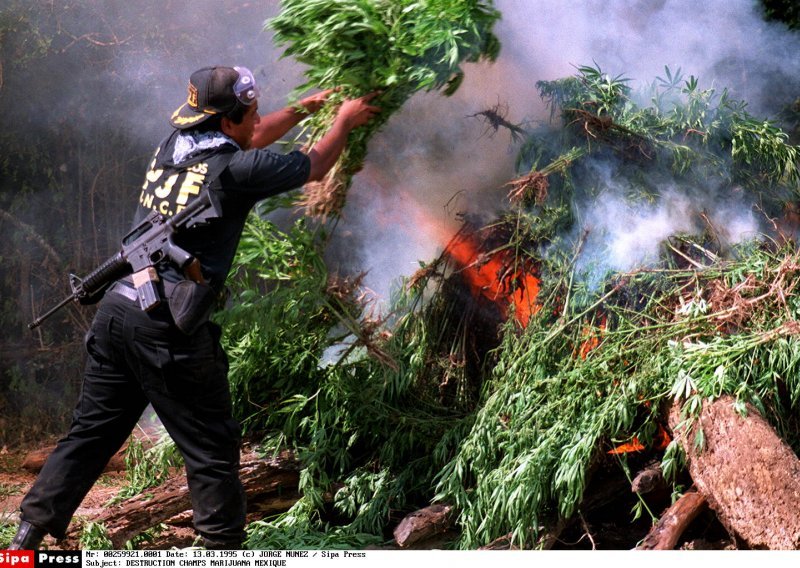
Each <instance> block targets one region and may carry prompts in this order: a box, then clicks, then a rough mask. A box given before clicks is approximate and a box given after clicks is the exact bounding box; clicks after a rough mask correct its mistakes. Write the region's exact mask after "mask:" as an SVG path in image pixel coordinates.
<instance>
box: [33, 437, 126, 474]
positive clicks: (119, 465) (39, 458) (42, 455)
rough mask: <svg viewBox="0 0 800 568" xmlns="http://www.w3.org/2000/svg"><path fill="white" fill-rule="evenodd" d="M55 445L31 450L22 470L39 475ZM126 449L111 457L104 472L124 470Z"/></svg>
mask: <svg viewBox="0 0 800 568" xmlns="http://www.w3.org/2000/svg"><path fill="white" fill-rule="evenodd" d="M55 449H56V447H55V445H53V446H47V447H46V448H39V449H38V450H31V451H30V452H28V454H27V455H26V456H25V460H24V461H23V462H22V469H24V470H25V471H29V472H30V473H39V471H41V469H42V467H44V462H46V461H47V458H49V457H50V454H51V453H53V450H55ZM127 449H128V444H125V445H124V446H123V447H122V448H121V449H120V450H119V451H118V452H117V453H115V454H114V455H113V456H111V459H110V460H109V462H108V464H106V467H105V469H103V471H104V472H112V471H124V470H125V451H126V450H127Z"/></svg>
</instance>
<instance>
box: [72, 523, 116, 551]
mask: <svg viewBox="0 0 800 568" xmlns="http://www.w3.org/2000/svg"><path fill="white" fill-rule="evenodd" d="M79 542H80V546H81V550H113V549H114V545H113V544H112V543H111V539H110V538H108V532H107V531H106V527H105V526H104V525H103V524H102V523H95V522H87V523H86V524H84V525H83V527H82V529H81V536H80V540H79Z"/></svg>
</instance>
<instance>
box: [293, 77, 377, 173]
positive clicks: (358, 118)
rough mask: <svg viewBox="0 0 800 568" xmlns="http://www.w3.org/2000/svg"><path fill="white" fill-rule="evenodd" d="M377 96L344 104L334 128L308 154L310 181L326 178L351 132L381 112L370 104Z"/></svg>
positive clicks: (373, 94)
mask: <svg viewBox="0 0 800 568" xmlns="http://www.w3.org/2000/svg"><path fill="white" fill-rule="evenodd" d="M377 95H378V93H370V94H368V95H364V96H363V97H360V98H358V99H349V100H346V101H344V102H343V103H342V105H341V106H340V107H339V112H338V113H337V114H336V119H335V120H334V121H333V126H331V128H330V130H328V132H326V133H325V135H324V136H323V137H322V138H320V139H319V140H318V141H317V143H316V144H314V146H313V147H312V148H311V150H309V152H308V157H309V159H310V160H311V172H310V174H309V176H308V181H319V180H321V179H322V178H323V177H325V174H327V173H328V171H329V170H330V169H331V168H332V167H333V165H334V164H335V163H336V160H338V159H339V156H340V155H341V153H342V151H343V150H344V147H345V144H346V143H347V135H348V134H350V131H351V130H353V129H354V128H358V127H359V126H362V125H364V124H366V123H367V122H368V121H369V119H371V118H372V117H373V116H374V115H375V113H377V112H380V110H381V109H380V108H379V107H376V106H373V105H370V104H369V102H370V101H371V100H372V99H374V98H375V97H376V96H377Z"/></svg>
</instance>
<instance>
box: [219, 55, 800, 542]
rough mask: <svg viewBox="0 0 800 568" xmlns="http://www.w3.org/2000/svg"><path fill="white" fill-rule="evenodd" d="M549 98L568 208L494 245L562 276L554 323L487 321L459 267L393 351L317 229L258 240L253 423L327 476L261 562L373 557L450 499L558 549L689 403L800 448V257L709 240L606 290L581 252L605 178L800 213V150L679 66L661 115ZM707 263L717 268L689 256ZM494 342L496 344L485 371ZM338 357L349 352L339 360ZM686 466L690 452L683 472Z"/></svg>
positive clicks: (658, 88) (317, 476)
mask: <svg viewBox="0 0 800 568" xmlns="http://www.w3.org/2000/svg"><path fill="white" fill-rule="evenodd" d="M540 88H541V92H542V95H543V96H544V97H545V98H546V99H547V100H549V101H550V102H551V103H552V104H553V107H554V108H557V109H558V112H557V114H555V115H554V116H559V117H560V118H561V119H562V121H561V124H560V125H559V126H557V127H553V128H549V129H544V130H542V131H540V132H537V133H534V135H533V136H532V137H531V138H530V139H529V140H528V141H527V142H526V144H525V145H524V150H523V152H522V154H521V156H520V159H519V167H520V169H521V170H522V171H525V169H527V168H530V170H534V171H536V172H539V174H541V175H543V176H547V177H548V178H549V181H550V182H551V183H550V185H549V193H548V194H547V195H545V198H544V200H543V201H542V202H541V203H538V204H530V203H529V204H528V205H531V206H530V207H529V208H524V207H520V208H516V209H515V210H514V211H512V212H509V213H507V214H506V215H504V216H502V217H501V218H500V219H499V220H498V221H497V222H495V223H493V224H491V225H489V226H487V227H486V228H484V229H482V232H481V234H482V235H484V236H486V238H487V242H489V243H490V244H489V245H487V246H489V248H490V249H492V250H494V251H497V250H508V251H513V255H512V256H513V258H515V259H516V260H515V262H516V263H519V264H520V265H521V264H525V263H530V262H534V263H536V264H537V266H538V267H539V276H540V281H541V282H540V284H541V289H540V291H539V295H538V300H539V301H540V302H541V304H542V305H543V306H544V308H543V309H541V310H540V311H539V312H538V313H537V314H536V315H535V316H534V317H533V318H532V320H531V322H530V323H529V325H528V326H527V328H526V329H524V330H521V329H519V326H518V325H517V324H516V323H515V322H513V321H510V322H509V323H507V324H506V325H505V327H503V328H501V329H499V330H498V329H497V328H496V327H493V325H492V324H490V323H487V320H485V319H481V318H485V317H486V316H485V315H480V314H479V311H476V310H473V309H468V308H465V303H464V299H463V296H459V295H458V287H459V286H462V285H463V283H462V284H459V282H460V281H459V280H458V276H457V274H453V273H450V272H448V270H447V267H446V266H445V264H443V261H442V259H439V260H437V261H435V262H433V263H431V264H429V265H427V266H424V267H423V270H422V271H421V273H422V274H423V276H421V277H420V278H419V280H418V281H417V282H414V284H413V285H411V284H410V285H409V287H408V288H407V289H405V290H406V291H405V292H403V293H401V294H399V295H398V297H397V298H395V299H394V301H393V303H392V312H391V316H390V317H389V318H387V319H386V320H385V321H384V322H383V323H384V326H386V328H387V333H384V334H383V335H381V334H379V333H376V330H377V329H380V323H381V322H374V321H370V319H369V317H367V316H365V314H364V306H363V305H359V303H358V302H354V301H352V299H347V298H345V297H344V296H341V295H336V294H333V293H332V292H331V288H330V287H329V286H328V287H327V288H326V282H327V281H328V278H327V274H326V270H325V267H324V264H323V263H322V261H321V260H320V255H319V252H318V251H319V249H318V247H320V246H323V245H324V240H322V239H320V238H316V237H315V236H314V235H313V234H312V233H311V232H310V231H309V230H308V228H307V227H306V226H304V224H303V223H299V224H297V225H296V226H295V227H293V229H292V230H291V231H290V232H287V233H282V232H280V231H278V230H277V229H276V228H275V227H274V226H272V225H271V224H269V223H267V222H265V221H261V220H253V222H252V223H251V224H250V226H249V227H248V228H247V230H246V233H245V239H244V241H243V247H242V250H241V254H240V257H239V263H240V264H239V265H238V266H239V268H238V271H237V276H236V278H235V279H234V286H235V287H236V288H237V290H238V291H237V292H236V294H237V295H238V298H239V301H240V302H241V303H242V306H241V307H238V308H233V309H232V310H231V311H230V313H229V314H228V315H227V316H226V318H225V319H226V320H227V321H228V322H229V333H228V335H227V339H226V341H227V342H228V349H229V352H231V353H232V361H233V367H232V381H233V384H234V389H235V392H236V393H237V397H236V400H237V409H238V410H237V411H238V412H239V413H240V416H241V417H242V418H244V420H245V422H246V423H248V424H249V425H250V428H251V431H253V432H256V431H258V432H261V433H263V436H264V440H265V446H266V448H267V449H270V450H275V449H277V448H278V447H280V446H282V445H288V446H290V447H292V448H294V449H295V450H296V451H297V452H298V455H299V456H300V458H301V460H302V462H303V464H304V470H303V472H302V474H301V481H300V484H301V489H302V491H303V494H304V498H303V499H302V500H301V501H300V502H299V503H298V504H297V505H296V506H295V507H294V508H293V509H292V510H291V511H290V512H289V513H287V514H286V515H284V516H282V517H280V518H278V519H277V520H275V521H273V522H264V523H256V524H254V525H253V526H251V528H250V542H249V545H250V546H251V547H272V548H326V547H328V548H332V547H340V546H341V547H358V546H364V545H365V543H366V542H371V539H375V540H376V541H377V540H380V539H382V538H385V536H384V535H385V534H386V530H387V528H388V527H389V523H390V519H392V518H397V517H398V515H399V514H400V513H402V512H405V511H407V510H410V509H414V508H418V507H421V506H424V505H425V504H427V503H428V502H430V500H431V497H432V496H434V495H435V497H434V499H435V500H439V501H446V502H449V503H451V504H453V505H455V506H456V508H457V510H458V511H459V518H458V523H459V526H460V527H461V529H462V537H461V540H460V542H459V543H458V544H459V546H461V547H463V548H474V547H478V546H481V545H483V544H486V543H487V542H489V541H491V540H493V539H495V538H497V537H499V536H502V535H505V534H508V533H509V532H511V533H512V536H513V540H514V541H515V543H516V544H519V545H521V546H525V547H535V546H537V544H538V538H539V535H540V534H541V531H542V529H544V528H546V527H547V526H549V524H550V523H552V522H554V521H555V520H556V519H558V518H561V517H566V518H568V517H570V516H571V515H572V514H573V513H574V512H575V511H576V509H577V507H578V506H579V504H580V502H581V500H582V498H583V493H584V491H585V489H586V485H587V482H588V477H587V476H588V472H589V469H590V464H591V463H593V461H594V460H602V459H603V455H604V454H605V451H606V450H608V449H610V448H612V447H613V446H614V445H616V444H618V443H621V442H625V441H629V440H631V439H632V438H633V437H636V438H637V439H639V440H640V441H642V442H643V443H644V444H645V445H651V444H652V443H653V441H654V439H655V435H656V432H657V430H658V428H659V427H660V425H662V424H663V422H664V420H665V417H664V416H663V403H665V402H667V401H669V400H672V399H677V400H679V401H680V402H682V403H684V411H685V414H686V419H687V424H688V423H689V422H691V420H692V417H693V416H695V415H696V413H697V412H699V410H700V408H701V407H702V403H703V401H704V400H706V399H708V398H710V397H718V396H721V395H722V394H730V395H732V396H733V397H734V398H735V399H736V401H737V403H736V404H737V407H739V408H740V409H744V408H745V405H746V404H752V405H754V406H755V407H756V408H758V409H760V410H761V411H763V412H764V413H765V415H766V416H768V418H769V419H770V420H771V421H773V423H774V424H775V426H776V428H777V429H778V430H779V432H781V433H782V434H784V435H785V436H786V437H787V440H789V441H790V443H791V444H793V445H795V447H798V446H800V440H798V439H797V435H796V432H797V431H798V429H797V418H796V417H795V416H796V410H797V408H796V403H797V400H798V397H800V386H798V384H797V381H795V380H794V377H795V376H796V375H797V372H796V371H797V365H798V362H800V347H798V343H797V341H796V340H795V336H796V335H797V333H798V331H800V327H796V326H795V324H794V323H792V322H794V321H795V320H796V319H798V318H800V313H798V312H797V310H800V303H797V302H794V300H791V298H793V296H792V294H791V293H790V292H791V290H793V289H794V287H795V286H796V283H797V282H798V276H800V274H798V263H797V262H796V257H795V256H794V255H793V252H792V251H791V250H789V249H777V248H775V247H770V246H767V245H765V244H763V243H751V244H749V245H742V246H740V247H738V248H736V249H735V250H732V251H729V255H728V256H727V257H725V255H722V254H714V253H712V252H710V251H709V250H708V249H706V248H705V247H704V243H705V241H704V240H703V239H704V238H706V236H704V235H699V236H696V237H693V236H691V235H679V236H678V237H679V239H678V240H677V241H675V242H676V243H682V244H681V246H684V247H685V249H686V250H689V251H694V252H695V253H696V256H695V258H696V259H697V260H695V259H693V258H692V257H691V256H687V255H686V254H684V256H683V257H681V256H677V257H672V256H668V255H667V251H674V250H676V249H675V247H674V246H673V247H672V248H671V249H670V248H669V247H665V253H664V256H663V258H662V262H661V264H660V265H659V266H658V267H657V268H652V269H649V270H640V271H637V272H633V273H628V274H622V275H614V274H607V275H599V276H598V275H596V274H590V272H589V271H590V269H579V268H578V267H577V266H578V265H577V259H578V258H579V257H580V255H581V249H582V246H581V242H580V238H579V239H578V241H577V242H576V241H575V239H574V238H570V237H569V236H568V235H569V234H570V231H571V230H573V229H574V225H575V223H576V222H578V221H579V220H578V219H577V217H576V213H575V210H574V202H575V200H576V199H578V198H579V197H581V196H584V197H585V196H591V195H593V194H594V193H595V192H597V191H598V187H597V184H596V182H595V181H594V180H593V177H592V175H593V173H594V171H595V170H593V167H594V165H596V163H597V162H598V161H601V162H605V163H607V164H608V165H609V168H610V169H611V170H615V171H616V172H618V173H615V175H617V176H618V177H619V179H625V180H626V187H627V188H628V193H627V194H626V195H625V198H626V199H629V200H631V201H641V202H651V201H653V200H657V199H658V198H659V188H660V187H662V186H663V185H665V184H669V183H673V184H678V183H680V184H685V185H686V186H690V187H692V186H693V184H695V183H699V182H698V181H697V180H701V179H706V178H709V177H712V178H713V179H714V180H715V181H714V182H713V183H716V184H719V185H725V184H730V185H733V184H745V185H746V187H747V190H748V191H749V192H750V193H749V194H748V195H749V196H750V197H751V198H752V200H753V201H754V202H756V203H763V202H764V201H767V200H769V199H772V200H773V202H774V203H776V204H780V201H781V199H782V198H783V197H784V196H785V195H787V194H791V193H792V192H794V191H795V189H796V187H795V185H796V181H795V180H796V166H794V168H795V169H794V170H793V169H792V167H791V166H789V165H787V164H788V163H789V162H790V161H791V160H792V155H793V153H794V152H796V149H795V148H794V147H793V146H791V145H790V144H788V143H787V140H786V138H785V137H784V136H783V134H782V133H781V132H780V131H779V130H778V129H775V128H774V126H772V125H771V124H770V123H768V122H764V121H760V120H758V119H755V118H754V117H750V116H749V115H747V113H746V112H745V111H744V105H743V103H740V102H737V101H733V100H731V99H730V98H729V97H728V96H727V94H726V93H725V92H724V91H723V92H722V93H721V94H718V93H716V92H715V91H713V90H703V89H700V88H699V83H698V81H697V80H696V79H695V78H689V79H685V78H683V76H682V75H681V74H680V72H677V73H674V72H672V71H671V70H669V69H665V74H664V77H661V78H658V79H657V80H656V82H655V83H654V84H653V85H651V86H650V87H648V90H647V93H645V95H644V99H642V95H638V94H634V93H633V92H632V91H631V90H630V89H629V87H628V85H627V81H626V80H625V79H624V78H621V77H616V78H609V77H607V76H605V75H604V74H603V73H602V72H601V71H600V70H599V69H596V68H591V67H581V68H579V70H578V75H577V76H576V77H573V78H568V79H564V80H561V81H556V82H551V83H542V84H540ZM637 100H649V101H650V105H649V106H640V105H639V103H637V102H636V101H637ZM753 132H755V133H756V134H755V135H753V136H751V135H750V134H748V133H753ZM734 145H735V151H734ZM540 164H541V165H542V167H540ZM731 165H733V167H731ZM653 178H655V179H653ZM757 179H760V180H761V181H760V183H756V180H757ZM702 187H705V186H704V185H702ZM493 239H495V240H497V239H499V240H498V242H499V244H498V243H496V242H495V241H494V240H493ZM491 243H493V244H491ZM487 250H488V249H487ZM697 251H701V252H697ZM684 257H685V258H689V260H691V261H692V262H693V263H694V264H693V265H692V264H690V265H688V266H689V268H687V267H686V266H687V265H685V264H683V265H678V264H677V263H676V261H675V260H674V258H678V259H679V260H682V259H683V258H684ZM697 267H700V268H702V270H697V269H696V268H697ZM247 290H258V292H247ZM267 292H268V293H267ZM783 299H786V300H785V303H784V300H783ZM734 314H735V315H734ZM389 325H390V326H391V327H388V326H389ZM367 330H371V331H367ZM389 330H390V333H388V331H389ZM477 330H480V331H477ZM481 334H482V335H481ZM492 336H494V340H493V339H492ZM476 338H477V339H476ZM498 338H499V340H498ZM492 341H494V343H492ZM498 341H499V343H498ZM478 345H488V346H489V347H492V346H494V347H496V348H495V349H494V350H493V351H489V350H488V348H484V350H483V351H482V352H479V353H477V357H476V358H475V361H474V362H472V363H471V362H470V357H475V353H476V346H478ZM336 346H338V348H339V349H340V351H343V355H341V356H339V357H336V356H334V357H331V356H330V353H331V348H332V347H336ZM323 353H326V354H327V356H326V357H323ZM321 361H323V362H322V363H320V362H321ZM786 393H789V394H788V395H787V394H786ZM700 435H702V434H700ZM697 443H702V439H698V440H697ZM683 467H684V456H683V454H682V452H681V450H680V448H679V446H678V445H677V444H676V443H672V444H670V445H669V446H668V448H667V449H666V452H665V453H664V455H663V468H664V470H665V472H666V474H667V476H668V477H669V478H670V479H673V480H674V479H677V474H678V473H679V472H680V471H681V469H682V468H683ZM332 487H336V490H335V492H334V499H333V504H332V505H330V504H326V502H325V499H324V496H325V495H326V494H327V493H328V492H329V491H331V488H332ZM645 509H646V507H645V506H644V504H643V503H640V505H639V506H637V507H635V508H634V511H633V512H632V515H641V514H643V512H644V511H645ZM651 516H652V513H651ZM365 535H371V536H369V537H367V536H365Z"/></svg>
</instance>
